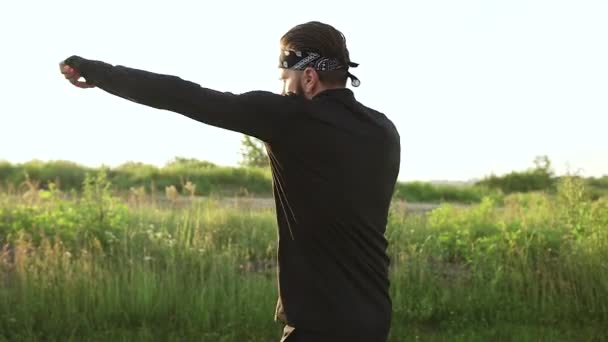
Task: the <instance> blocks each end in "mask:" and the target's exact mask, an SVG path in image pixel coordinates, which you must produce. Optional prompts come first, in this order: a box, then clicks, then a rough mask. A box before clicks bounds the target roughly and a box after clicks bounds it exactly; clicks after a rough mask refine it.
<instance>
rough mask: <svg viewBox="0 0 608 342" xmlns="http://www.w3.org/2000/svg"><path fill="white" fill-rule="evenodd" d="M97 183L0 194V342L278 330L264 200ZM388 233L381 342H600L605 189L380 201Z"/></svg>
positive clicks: (271, 225)
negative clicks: (162, 197) (413, 205)
mask: <svg viewBox="0 0 608 342" xmlns="http://www.w3.org/2000/svg"><path fill="white" fill-rule="evenodd" d="M109 186H110V184H109V183H108V182H107V179H106V178H105V176H104V174H101V173H100V174H99V175H98V176H97V178H95V179H93V178H87V179H86V180H85V186H84V191H83V192H82V194H79V195H78V196H77V197H73V196H67V195H69V194H68V193H62V192H61V191H59V190H57V189H54V188H53V187H52V186H51V188H50V190H36V189H35V188H31V189H30V190H28V191H27V192H21V193H18V194H17V193H10V194H9V193H4V194H2V195H0V244H1V245H2V246H4V248H3V249H2V252H1V254H2V258H1V261H0V341H4V340H6V341H36V340H40V341H108V340H112V341H149V340H158V341H278V337H279V335H280V330H281V326H279V325H277V324H275V323H274V322H273V321H272V316H273V310H274V306H275V303H276V296H277V290H276V277H275V271H276V270H275V262H274V260H275V253H276V226H275V218H274V213H273V212H272V210H270V209H247V206H245V205H244V206H241V205H238V204H237V205H234V206H233V207H230V206H228V207H227V206H225V205H222V206H220V205H219V202H218V201H216V200H213V199H209V200H204V201H196V202H193V203H195V204H191V205H187V206H183V205H176V204H174V203H176V199H177V198H178V197H180V196H184V195H182V194H177V193H168V194H167V195H168V197H169V199H168V202H166V201H164V202H162V203H159V202H157V201H156V200H155V199H154V198H150V197H149V196H148V195H146V194H144V193H137V192H135V193H132V194H131V195H130V196H129V197H125V198H117V197H114V196H113V195H112V193H111V191H110V188H109ZM244 201H246V199H245V200H244ZM387 237H388V239H389V241H390V247H389V253H390V257H391V296H392V299H393V309H394V319H393V325H392V332H391V337H390V341H420V340H423V341H444V340H445V341H476V340H479V341H487V340H499V341H503V340H505V341H539V340H542V341H560V340H563V341H593V340H597V341H601V340H605V339H608V333H607V332H606V328H605V327H606V326H608V261H607V260H608V199H600V200H595V201H590V200H589V199H588V197H587V196H586V194H585V189H584V187H583V184H582V183H581V181H580V180H577V179H570V178H565V179H562V181H561V182H560V184H559V186H558V193H557V195H555V196H547V195H544V194H540V193H531V194H515V195H510V196H507V197H505V198H504V199H503V200H502V201H501V202H500V205H499V203H497V202H495V201H494V200H493V199H492V198H491V197H485V198H483V199H482V200H481V202H480V203H479V204H475V205H472V206H469V207H457V206H452V205H449V204H444V205H442V206H441V207H439V208H438V209H435V210H433V211H431V212H429V213H426V214H413V213H411V212H408V211H407V207H406V205H405V204H404V203H403V202H401V201H399V200H395V202H394V205H393V208H392V210H391V216H390V220H389V226H388V228H387Z"/></svg>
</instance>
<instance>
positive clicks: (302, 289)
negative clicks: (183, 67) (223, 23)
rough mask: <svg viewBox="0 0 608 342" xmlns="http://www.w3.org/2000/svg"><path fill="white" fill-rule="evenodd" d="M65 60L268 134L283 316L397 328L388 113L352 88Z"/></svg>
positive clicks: (195, 112)
mask: <svg viewBox="0 0 608 342" xmlns="http://www.w3.org/2000/svg"><path fill="white" fill-rule="evenodd" d="M65 63H66V64H67V65H70V66H72V67H74V68H76V69H77V70H78V71H79V72H80V73H81V75H82V76H83V77H84V78H85V79H86V80H87V82H88V83H90V84H93V85H95V86H96V87H98V88H100V89H102V90H104V91H106V92H108V93H111V94H114V95H116V96H119V97H122V98H125V99H128V100H131V101H134V102H136V103H140V104H143V105H146V106H150V107H154V108H158V109H163V110H168V111H172V112H176V113H180V114H182V115H185V116H187V117H189V118H191V119H194V120H196V121H199V122H202V123H205V124H209V125H212V126H216V127H220V128H224V129H228V130H231V131H235V132H240V133H243V134H247V135H250V136H253V137H256V138H258V139H260V140H262V141H264V142H265V143H266V146H267V151H268V154H269V157H270V164H271V166H272V175H273V192H274V197H275V202H276V209H277V210H276V213H277V223H278V238H279V241H278V263H279V268H278V280H279V301H278V304H277V311H276V315H275V318H276V319H278V320H281V321H283V322H285V323H287V324H289V325H291V326H294V327H295V329H296V331H297V330H302V331H306V330H309V331H319V332H325V331H331V332H332V333H336V334H342V335H344V336H345V334H346V333H347V332H348V333H349V334H351V336H356V338H353V339H351V340H353V341H354V340H361V341H370V342H378V341H381V340H383V339H384V338H386V334H387V332H388V329H389V326H390V323H391V317H392V315H391V311H392V310H391V309H392V305H391V298H390V295H389V277H388V266H389V258H388V256H387V254H386V249H387V245H388V243H387V240H386V239H385V237H384V232H385V228H386V224H387V216H388V210H389V205H390V201H391V197H392V193H393V189H394V185H395V182H396V178H397V175H398V173H399V166H400V139H399V133H398V132H397V129H396V128H395V126H394V125H393V123H392V122H391V121H390V120H389V119H388V118H387V117H386V116H385V115H384V114H382V113H380V112H378V111H376V110H373V109H371V108H368V107H366V106H364V105H363V104H361V103H359V102H358V101H357V100H356V99H355V97H354V94H353V92H352V91H351V90H349V89H346V88H344V89H332V90H325V91H323V92H321V93H319V94H318V95H316V96H315V97H314V98H313V99H312V100H308V99H305V98H302V97H300V96H282V95H278V94H273V93H270V92H265V91H252V92H247V93H243V94H233V93H229V92H219V91H215V90H211V89H207V88H203V87H201V86H200V85H198V84H196V83H193V82H190V81H186V80H183V79H181V78H179V77H177V76H171V75H162V74H156V73H152V72H148V71H144V70H138V69H133V68H128V67H124V66H113V65H110V64H107V63H105V62H101V61H93V60H87V59H83V58H80V57H78V56H72V57H70V58H68V59H67V60H66V61H65ZM364 336H368V337H369V338H368V339H366V338H364Z"/></svg>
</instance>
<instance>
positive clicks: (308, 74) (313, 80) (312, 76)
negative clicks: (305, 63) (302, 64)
mask: <svg viewBox="0 0 608 342" xmlns="http://www.w3.org/2000/svg"><path fill="white" fill-rule="evenodd" d="M302 82H303V84H302V86H303V87H304V89H306V91H308V92H312V91H313V90H314V89H315V88H317V87H318V85H319V74H318V73H317V71H316V70H315V69H313V68H310V67H309V68H306V69H304V72H303V73H302Z"/></svg>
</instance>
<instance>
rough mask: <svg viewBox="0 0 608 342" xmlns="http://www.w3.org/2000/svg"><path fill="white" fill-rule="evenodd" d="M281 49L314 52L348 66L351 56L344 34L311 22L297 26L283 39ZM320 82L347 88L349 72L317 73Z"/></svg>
mask: <svg viewBox="0 0 608 342" xmlns="http://www.w3.org/2000/svg"><path fill="white" fill-rule="evenodd" d="M281 48H282V49H292V50H312V51H315V52H318V53H319V54H321V55H322V56H323V57H327V58H337V59H338V61H339V62H340V63H343V64H344V65H348V63H349V62H350V56H349V53H348V48H347V47H346V38H345V37H344V35H343V34H342V32H340V31H338V30H337V29H336V28H334V27H333V26H331V25H328V24H325V23H322V22H318V21H310V22H307V23H304V24H300V25H297V26H295V27H293V28H292V29H290V30H289V31H288V32H287V33H285V34H284V35H283V37H281ZM317 73H318V74H319V80H320V81H321V82H323V83H325V84H331V85H340V86H345V85H346V81H347V79H348V76H347V74H348V71H347V70H346V69H343V70H335V71H317Z"/></svg>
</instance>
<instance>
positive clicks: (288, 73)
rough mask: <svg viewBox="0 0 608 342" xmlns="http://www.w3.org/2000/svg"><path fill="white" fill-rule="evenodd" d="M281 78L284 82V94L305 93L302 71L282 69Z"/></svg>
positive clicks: (300, 94) (301, 94)
mask: <svg viewBox="0 0 608 342" xmlns="http://www.w3.org/2000/svg"><path fill="white" fill-rule="evenodd" d="M279 79H280V80H281V83H282V84H283V91H282V95H287V94H288V93H294V94H296V95H299V96H303V95H304V88H303V87H302V72H301V71H295V70H288V69H280V76H279Z"/></svg>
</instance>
